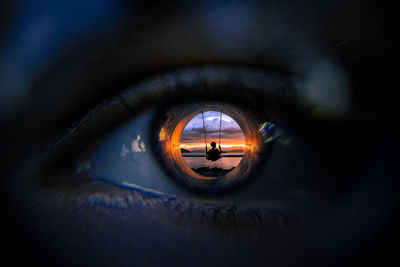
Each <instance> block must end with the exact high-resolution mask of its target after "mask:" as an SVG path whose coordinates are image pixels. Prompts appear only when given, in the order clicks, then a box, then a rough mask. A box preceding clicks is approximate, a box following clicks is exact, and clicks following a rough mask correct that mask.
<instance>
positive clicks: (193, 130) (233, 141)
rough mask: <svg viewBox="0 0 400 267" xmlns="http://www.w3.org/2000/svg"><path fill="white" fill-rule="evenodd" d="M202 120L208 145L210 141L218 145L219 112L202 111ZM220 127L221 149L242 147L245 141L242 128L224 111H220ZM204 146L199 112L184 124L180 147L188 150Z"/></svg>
mask: <svg viewBox="0 0 400 267" xmlns="http://www.w3.org/2000/svg"><path fill="white" fill-rule="evenodd" d="M204 121H205V127H206V135H207V145H208V147H211V145H210V143H211V142H212V141H214V142H216V143H217V146H218V140H219V124H220V112H218V111H208V112H204ZM221 129H222V132H221V147H222V150H231V149H243V147H244V146H245V142H244V135H243V132H242V130H241V129H240V127H239V125H238V124H237V123H236V122H235V121H234V120H233V119H232V118H231V117H229V116H228V115H226V114H224V113H222V126H221ZM204 146H205V144H204V130H203V120H202V117H201V113H200V114H198V115H196V116H195V117H194V118H193V119H192V120H191V121H190V122H189V123H188V124H187V125H186V126H185V128H184V130H183V132H182V135H181V147H182V148H185V149H188V150H199V149H204Z"/></svg>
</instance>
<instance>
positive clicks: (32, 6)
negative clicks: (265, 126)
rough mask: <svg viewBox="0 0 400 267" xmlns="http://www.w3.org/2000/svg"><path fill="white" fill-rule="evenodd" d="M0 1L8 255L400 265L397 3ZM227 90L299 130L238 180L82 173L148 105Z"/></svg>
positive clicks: (44, 260) (192, 100)
mask: <svg viewBox="0 0 400 267" xmlns="http://www.w3.org/2000/svg"><path fill="white" fill-rule="evenodd" d="M33 2H35V3H33ZM1 7H4V8H2V12H1V13H0V21H1V24H0V36H1V38H0V42H1V46H0V47H1V49H0V52H1V53H0V60H1V61H0V88H1V91H0V99H1V100H0V101H1V104H0V113H1V114H0V119H1V129H2V131H1V138H2V140H3V143H4V144H3V146H2V148H3V149H2V156H3V157H2V159H1V161H2V168H3V175H2V184H1V194H2V199H4V201H2V204H1V208H2V214H3V216H2V217H3V219H2V236H3V237H4V238H2V248H1V254H0V257H1V258H0V263H2V262H3V261H4V262H5V263H6V264H8V265H10V266H19V265H21V264H35V263H36V264H40V265H44V264H50V265H55V266H64V265H65V266H76V265H85V264H86V265H106V266H149V265H150V266H158V265H167V266H169V265H174V266H205V265H207V266H221V265H222V266H236V265H238V266H239V265H240V266H354V265H358V264H365V263H369V264H375V265H380V266H387V265H388V264H389V263H391V264H392V266H395V265H396V263H397V262H398V258H396V255H398V253H399V231H398V227H397V225H398V223H399V216H398V215H399V203H400V201H399V200H400V199H399V198H400V194H399V193H400V192H399V188H400V187H399V183H400V182H399V179H398V177H399V171H398V168H396V166H397V164H396V163H397V158H398V153H397V151H398V148H399V141H398V138H397V137H398V134H399V132H398V119H397V118H396V116H395V114H396V111H397V102H395V101H396V100H395V98H394V97H393V95H394V93H395V88H397V82H398V81H397V75H396V74H397V73H398V67H397V60H398V51H397V47H398V45H397V42H396V41H395V35H396V31H395V26H394V25H395V19H394V16H393V14H392V12H393V11H392V6H391V5H390V4H389V3H386V2H383V3H382V2H379V3H378V2H377V1H376V2H375V1H339V0H332V1H277V0H276V1H275V0H268V1H239V0H236V1H234V0H232V1H228V0H227V1H196V2H194V1H193V2H192V1H163V2H160V3H158V2H152V3H149V2H148V1H111V0H109V1H107V0H102V1H99V2H98V3H97V5H93V3H90V1H67V2H65V3H53V1H45V0H43V1H20V2H19V3H18V4H15V3H12V2H11V1H9V2H7V1H5V2H2V4H1ZM3 10H6V11H7V12H3ZM216 99H217V100H219V101H221V102H224V103H225V102H226V103H228V104H229V105H232V106H234V107H235V108H238V109H239V110H240V109H242V110H246V109H250V108H251V109H252V112H254V113H255V112H257V113H255V114H257V115H258V116H259V117H260V122H264V121H268V120H269V119H271V120H272V122H273V123H276V124H277V125H278V126H279V127H281V128H282V129H284V131H285V132H286V133H288V136H289V137H290V138H289V137H287V138H286V139H280V140H278V141H279V142H277V144H274V147H273V149H272V151H271V152H270V153H269V154H268V157H266V158H265V159H264V160H261V161H260V162H261V163H262V164H261V163H260V165H262V166H259V167H258V169H257V172H254V178H252V179H251V180H250V181H249V182H248V183H247V184H246V185H244V186H243V188H237V189H235V190H234V191H233V192H229V194H224V195H221V196H219V195H207V194H198V193H196V192H191V191H190V190H187V189H185V188H183V187H182V186H181V185H180V184H179V182H173V179H170V177H169V176H168V175H170V173H168V170H166V168H165V166H164V167H163V166H162V161H157V162H158V164H160V166H158V165H154V166H152V167H149V168H159V169H160V172H159V173H160V175H157V177H153V178H152V179H155V180H154V181H155V182H157V181H166V180H168V181H170V180H171V181H170V182H168V186H170V187H169V188H174V190H173V191H169V190H167V189H165V190H163V188H162V187H160V188H157V189H155V188H150V187H148V186H141V185H140V184H138V183H135V182H132V183H130V184H125V185H123V184H119V183H117V182H114V181H111V180H107V179H93V178H92V177H89V176H84V175H81V176H77V175H74V173H73V171H72V165H73V163H75V162H76V158H77V157H78V156H80V155H81V154H80V153H81V151H87V149H93V150H94V151H95V149H96V145H97V144H98V143H97V141H98V140H103V139H101V138H105V137H107V136H109V135H112V133H113V132H114V131H115V130H116V129H118V127H123V126H124V125H127V124H128V123H131V122H132V121H134V119H135V118H137V117H139V116H140V115H141V114H143V113H145V112H148V111H149V110H153V111H154V110H155V112H154V114H159V113H157V112H162V111H164V110H168V109H173V108H174V107H177V106H179V105H185V104H198V103H201V102H209V101H215V100H216ZM252 114H253V113H252ZM159 119H160V117H157V116H155V117H153V121H155V122H157V121H158V120H159ZM252 119H254V118H252ZM256 119H259V118H256ZM159 125H161V124H159ZM152 130H153V128H151V127H150V128H149V129H147V130H146V131H149V136H153V135H154V134H152V132H151V131H152ZM156 134H158V133H156ZM148 139H149V140H150V141H148V143H146V144H145V145H146V149H147V152H148V153H152V155H153V154H154V157H155V158H156V157H157V156H159V155H158V154H157V150H156V149H154V147H156V146H155V145H154V144H153V143H151V140H152V139H151V138H148ZM142 167H145V166H142ZM134 176H135V173H132V177H134ZM156 179H159V180H156ZM159 183H161V182H159ZM164 183H165V184H167V183H166V182H164ZM15 252H18V254H19V255H20V257H12V256H11V255H13V253H15ZM396 261H397V262H396ZM393 262H394V263H393Z"/></svg>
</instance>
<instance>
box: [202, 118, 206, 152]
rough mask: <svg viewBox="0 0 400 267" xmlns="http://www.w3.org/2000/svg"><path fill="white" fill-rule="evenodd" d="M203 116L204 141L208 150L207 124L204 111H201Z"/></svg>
mask: <svg viewBox="0 0 400 267" xmlns="http://www.w3.org/2000/svg"><path fill="white" fill-rule="evenodd" d="M201 117H202V118H203V131H204V143H205V145H206V152H207V137H206V125H205V124H204V114H203V111H201Z"/></svg>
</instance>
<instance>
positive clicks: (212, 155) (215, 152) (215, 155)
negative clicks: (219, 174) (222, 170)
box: [206, 142, 224, 161]
mask: <svg viewBox="0 0 400 267" xmlns="http://www.w3.org/2000/svg"><path fill="white" fill-rule="evenodd" d="M221 153H224V152H223V151H222V150H221V145H219V149H217V144H216V143H215V142H211V149H210V150H208V151H207V146H206V155H207V159H208V160H211V161H216V160H219V159H220V158H221Z"/></svg>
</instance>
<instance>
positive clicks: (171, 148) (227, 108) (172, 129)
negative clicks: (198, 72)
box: [157, 103, 275, 193]
mask: <svg viewBox="0 0 400 267" xmlns="http://www.w3.org/2000/svg"><path fill="white" fill-rule="evenodd" d="M221 107H222V108H221ZM221 109H222V110H223V112H221ZM202 113H203V114H202ZM165 114H166V115H165V119H164V120H162V123H161V126H160V127H159V131H158V132H157V139H158V151H159V153H160V158H161V161H162V164H163V165H164V167H165V168H166V170H167V171H168V172H169V173H170V174H171V177H172V178H173V179H175V180H176V181H177V182H178V183H180V184H181V185H183V186H185V187H188V188H189V189H191V190H194V191H200V192H206V193H220V192H224V191H226V190H228V189H231V188H234V187H236V186H237V185H239V184H241V183H243V182H245V181H246V180H248V179H249V177H250V176H251V174H252V172H253V170H254V169H255V167H256V165H257V164H258V163H259V160H260V155H261V152H262V150H263V149H264V148H265V146H266V145H268V144H265V138H263V135H262V134H261V133H260V131H259V130H260V122H258V121H257V120H256V119H255V118H256V117H257V116H256V115H255V114H254V113H252V112H251V111H250V110H242V109H239V108H237V107H235V106H233V105H228V104H223V105H221V104H220V103H217V104H215V103H202V104H192V105H184V106H176V107H174V108H172V109H169V110H168V111H166V112H165ZM208 114H214V115H215V114H218V115H219V117H220V119H222V115H224V118H226V119H227V120H231V121H233V122H234V123H235V124H236V125H237V128H236V131H237V130H239V132H240V134H241V135H242V138H241V139H240V138H237V140H236V141H237V144H238V145H239V146H238V147H240V148H241V149H242V153H240V154H239V155H240V156H241V157H236V158H235V159H236V160H232V161H231V163H233V162H235V163H236V165H235V164H231V167H230V168H229V169H226V168H220V169H216V170H214V172H210V168H209V167H208V169H207V166H203V167H206V168H204V169H200V170H199V168H194V167H193V166H194V165H195V164H193V160H189V158H188V157H186V154H187V153H182V148H184V149H185V147H186V148H188V144H187V142H186V141H185V140H186V139H187V138H186V137H187V134H188V129H190V128H192V129H193V127H192V126H191V125H192V124H193V123H192V124H191V122H192V121H193V120H194V119H196V118H199V117H202V118H203V117H204V121H205V123H204V125H203V126H202V127H197V129H196V130H197V131H198V134H197V136H196V141H197V142H195V143H196V144H197V146H198V147H200V146H202V147H203V152H202V153H203V155H202V156H201V155H200V157H203V158H202V161H203V162H207V158H209V156H208V155H207V154H206V151H205V142H207V141H208V143H207V151H209V150H210V149H212V147H211V142H212V141H215V146H216V149H217V150H219V147H218V145H219V129H220V127H221V143H222V125H221V126H220V125H219V123H220V122H222V121H221V120H220V119H218V118H216V120H214V122H215V123H216V124H217V125H216V127H215V128H216V131H215V129H214V131H211V132H214V135H210V136H209V137H208V139H207V136H208V135H207V129H206V125H205V124H207V122H206V121H207V120H208V118H209V115H208ZM204 115H205V116H204ZM201 123H202V121H201ZM272 125H273V124H271V127H272V128H273V127H275V125H273V126H272ZM197 126H199V125H197ZM200 126H201V124H200ZM201 132H202V133H201ZM204 132H206V134H205V135H204ZM237 132H238V131H237ZM204 136H205V137H206V138H205V139H203V138H204ZM210 138H211V139H210ZM213 138H214V139H215V140H214V139H213ZM200 139H202V140H203V141H201V142H200ZM200 143H201V145H200ZM222 145H223V144H222ZM222 145H221V146H222ZM221 148H222V147H221ZM183 151H184V152H187V151H186V150H183ZM222 151H223V149H222ZM199 152H200V151H199ZM221 154H222V153H221ZM222 155H223V154H222ZM217 158H218V156H217ZM221 158H222V157H221ZM218 160H220V159H217V160H215V162H217V161H218ZM198 161H199V160H198ZM198 161H197V162H198ZM211 161H212V160H211ZM222 163H223V162H222V161H220V162H219V164H222ZM232 165H235V166H232ZM232 167H234V168H233V169H232ZM221 169H222V170H221Z"/></svg>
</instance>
